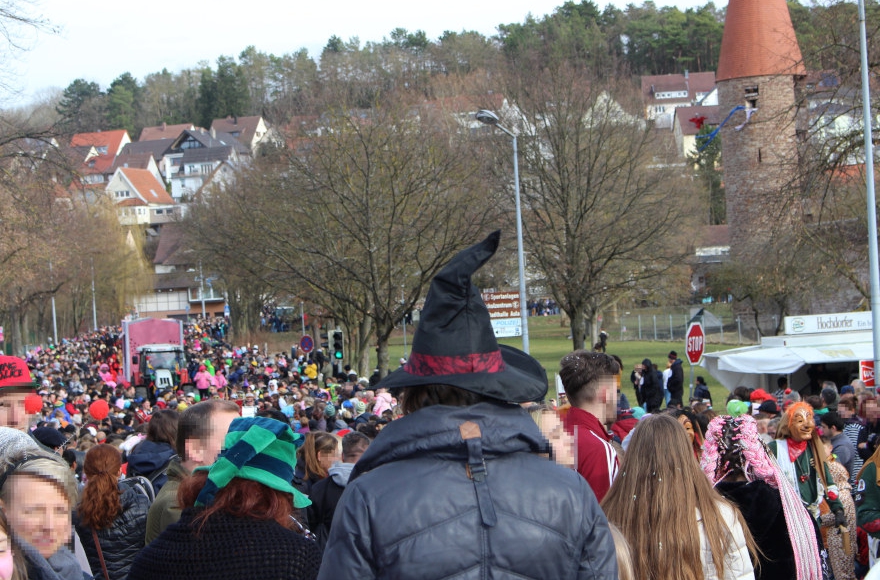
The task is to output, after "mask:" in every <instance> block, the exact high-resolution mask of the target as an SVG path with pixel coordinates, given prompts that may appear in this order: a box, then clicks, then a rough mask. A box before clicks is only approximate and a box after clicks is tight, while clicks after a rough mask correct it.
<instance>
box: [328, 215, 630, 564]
mask: <svg viewBox="0 0 880 580" xmlns="http://www.w3.org/2000/svg"><path fill="white" fill-rule="evenodd" d="M499 238H500V232H495V233H493V234H492V235H490V236H489V237H488V238H487V239H486V240H484V241H483V242H482V243H480V244H477V245H475V246H473V247H471V248H469V249H467V250H465V251H463V252H461V253H459V254H458V255H457V256H456V257H454V258H453V259H452V261H451V262H449V264H447V265H446V266H445V267H444V268H443V269H442V270H441V271H440V272H439V273H438V274H437V276H436V277H435V278H434V280H433V282H432V285H431V288H430V290H429V292H428V296H427V298H426V301H425V306H424V309H423V310H422V315H421V321H420V322H419V326H418V328H417V330H416V334H415V337H414V339H413V344H412V353H411V356H410V357H409V360H408V361H407V363H406V364H405V365H404V366H403V367H402V368H400V369H398V370H396V371H394V372H393V373H391V374H390V375H388V376H386V377H385V378H384V379H382V382H380V383H379V386H382V387H387V388H389V390H394V391H396V390H400V392H401V394H400V395H399V396H398V401H400V405H401V409H402V410H403V413H404V416H403V417H401V418H400V419H397V420H395V421H392V422H391V423H389V424H388V425H387V426H386V427H385V428H384V429H382V433H381V435H380V436H379V437H377V438H376V439H375V441H373V443H372V444H371V445H370V447H369V448H368V449H367V451H366V452H365V453H364V455H363V456H362V457H361V459H360V460H359V461H358V462H357V464H356V465H355V467H354V470H353V472H352V475H351V478H350V479H349V483H348V485H347V486H346V490H345V493H344V494H343V495H342V499H341V500H340V502H339V504H338V505H337V508H336V515H335V516H334V519H333V527H332V528H331V530H330V537H329V538H328V541H327V547H326V549H325V550H324V559H323V562H322V565H321V571H320V573H319V575H318V578H319V579H321V580H336V579H338V578H359V579H368V578H418V579H419V580H433V579H440V578H499V577H504V578H514V577H515V578H520V579H527V578H532V579H536V580H537V579H547V578H553V579H554V580H574V579H579V580H585V579H599V578H601V579H607V580H612V579H616V578H617V561H616V556H615V549H614V541H613V539H612V536H611V532H610V530H609V528H608V521H607V520H606V518H605V515H604V514H603V513H602V510H601V509H599V505H598V503H597V502H596V498H595V496H594V495H593V492H592V491H591V490H590V487H589V485H588V484H587V482H586V480H585V479H583V478H582V477H581V476H580V475H579V474H578V473H577V472H576V471H574V470H572V469H566V468H564V467H562V466H560V465H557V464H556V463H554V462H553V461H551V459H550V458H551V457H552V451H551V447H550V444H549V443H548V441H547V439H546V438H545V437H544V435H543V434H542V433H541V431H540V429H539V428H538V426H537V424H536V423H535V422H534V421H533V420H532V418H531V417H530V416H529V414H528V412H527V411H525V409H523V408H522V407H521V406H520V405H518V404H515V403H524V402H528V401H540V400H542V399H543V398H544V397H545V395H546V394H547V388H548V386H547V374H546V371H545V370H544V369H543V368H542V367H541V365H540V363H538V361H537V360H535V359H534V358H532V357H531V356H529V355H528V354H526V353H524V352H522V351H519V350H516V349H514V348H510V347H506V346H499V345H498V342H497V340H496V339H495V334H494V332H493V330H492V325H491V322H490V318H489V311H488V310H487V308H486V306H485V304H484V303H483V301H482V299H481V297H480V293H479V290H478V289H477V288H476V287H475V286H473V285H472V284H471V275H472V274H473V272H475V271H476V270H477V269H478V268H479V267H480V266H482V265H483V264H484V263H485V262H486V261H487V260H488V259H489V258H490V257H491V256H492V255H493V254H494V253H495V250H496V249H497V247H498V243H499ZM602 356H604V355H602ZM548 490H552V492H549V493H548Z"/></svg>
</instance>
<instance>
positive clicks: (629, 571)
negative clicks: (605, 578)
mask: <svg viewBox="0 0 880 580" xmlns="http://www.w3.org/2000/svg"><path fill="white" fill-rule="evenodd" d="M608 529H610V530H611V537H612V538H613V539H614V552H615V553H616V554H617V578H618V580H636V573H635V571H634V570H633V563H632V551H631V550H630V548H629V542H627V541H626V537H624V535H623V532H621V531H620V528H618V527H617V526H615V525H614V524H612V523H611V522H608Z"/></svg>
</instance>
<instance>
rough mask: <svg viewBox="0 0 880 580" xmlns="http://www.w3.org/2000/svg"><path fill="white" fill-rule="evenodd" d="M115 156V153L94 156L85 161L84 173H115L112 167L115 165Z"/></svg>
mask: <svg viewBox="0 0 880 580" xmlns="http://www.w3.org/2000/svg"><path fill="white" fill-rule="evenodd" d="M115 158H116V157H115V156H113V155H98V156H97V157H92V158H91V159H89V160H88V161H86V162H85V163H83V174H84V175H94V174H98V173H100V174H101V175H103V174H105V173H113V170H112V169H111V167H113V160H114V159H115Z"/></svg>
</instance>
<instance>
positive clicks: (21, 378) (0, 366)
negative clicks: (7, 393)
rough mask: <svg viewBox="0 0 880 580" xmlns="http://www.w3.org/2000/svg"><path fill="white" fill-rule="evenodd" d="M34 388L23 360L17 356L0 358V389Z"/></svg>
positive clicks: (34, 385) (29, 372)
mask: <svg viewBox="0 0 880 580" xmlns="http://www.w3.org/2000/svg"><path fill="white" fill-rule="evenodd" d="M36 386H37V385H36V383H34V381H33V379H31V371H30V369H29V368H28V366H27V363H25V362H24V360H23V359H20V358H18V357H17V356H0V389H6V388H10V387H36Z"/></svg>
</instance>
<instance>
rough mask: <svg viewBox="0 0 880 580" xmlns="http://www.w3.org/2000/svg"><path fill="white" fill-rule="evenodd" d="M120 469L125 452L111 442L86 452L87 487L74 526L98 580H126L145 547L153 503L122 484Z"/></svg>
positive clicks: (84, 470) (84, 466) (84, 469)
mask: <svg viewBox="0 0 880 580" xmlns="http://www.w3.org/2000/svg"><path fill="white" fill-rule="evenodd" d="M121 472H122V455H121V454H120V452H119V450H118V449H116V448H115V447H113V446H112V445H97V446H95V447H92V448H91V449H89V451H88V453H86V460H85V462H84V464H83V473H84V474H85V476H86V478H87V479H86V487H85V489H84V490H83V493H82V500H81V501H80V504H79V506H78V507H77V512H76V515H75V517H74V525H75V527H76V533H77V535H78V536H79V539H80V541H81V542H82V546H83V548H84V549H85V551H86V556H88V559H89V565H90V566H91V568H92V571H93V572H95V578H96V580H98V579H102V578H103V579H105V580H124V578H125V577H126V576H128V569H129V567H130V566H131V563H132V561H133V560H134V557H135V556H136V555H137V553H138V552H139V551H140V550H141V548H143V546H144V534H145V533H146V526H147V512H148V511H149V509H150V502H149V500H148V499H147V498H146V497H145V496H144V495H141V494H140V493H138V492H137V491H135V490H134V489H133V488H125V491H123V490H122V489H121V488H120V487H119V484H118V481H119V475H120V473H121Z"/></svg>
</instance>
